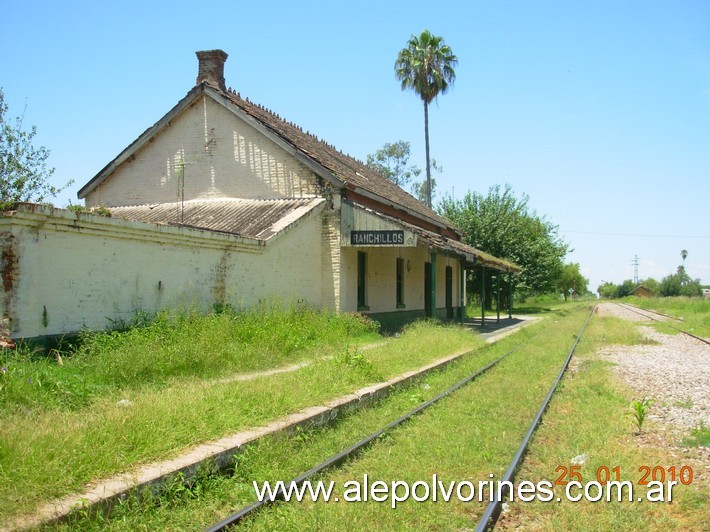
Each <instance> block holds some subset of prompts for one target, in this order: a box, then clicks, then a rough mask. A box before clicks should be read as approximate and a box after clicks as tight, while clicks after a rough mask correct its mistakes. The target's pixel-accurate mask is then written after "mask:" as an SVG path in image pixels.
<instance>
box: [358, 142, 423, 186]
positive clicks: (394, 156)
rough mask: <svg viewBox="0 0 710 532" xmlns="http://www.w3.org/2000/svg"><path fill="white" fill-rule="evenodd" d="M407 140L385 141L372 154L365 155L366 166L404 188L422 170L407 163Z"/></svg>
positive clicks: (408, 148)
mask: <svg viewBox="0 0 710 532" xmlns="http://www.w3.org/2000/svg"><path fill="white" fill-rule="evenodd" d="M409 150H410V147H409V142H407V141H406V140H398V141H396V142H393V143H392V144H390V143H389V142H388V143H386V144H385V145H384V146H382V148H380V149H379V150H377V151H376V152H375V153H374V154H372V153H371V154H369V155H368V156H367V166H369V167H370V168H373V169H374V170H377V171H378V172H379V173H380V174H382V175H383V176H385V177H386V178H387V179H389V180H390V181H392V182H393V183H394V184H395V185H397V186H398V187H401V188H404V187H405V186H406V185H408V184H409V182H410V181H411V180H412V178H414V177H418V176H419V174H421V173H422V171H421V170H420V169H419V168H417V167H416V166H414V165H410V164H409Z"/></svg>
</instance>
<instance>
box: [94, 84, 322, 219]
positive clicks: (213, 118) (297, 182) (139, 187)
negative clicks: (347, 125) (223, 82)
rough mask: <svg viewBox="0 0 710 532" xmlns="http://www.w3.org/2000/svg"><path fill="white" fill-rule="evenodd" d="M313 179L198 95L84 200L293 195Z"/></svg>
mask: <svg viewBox="0 0 710 532" xmlns="http://www.w3.org/2000/svg"><path fill="white" fill-rule="evenodd" d="M316 182H317V181H316V178H315V176H314V174H313V172H312V171H311V170H310V169H308V168H307V167H306V166H304V165H303V164H301V163H300V162H298V161H297V160H296V159H295V158H294V157H292V156H291V155H289V154H288V153H287V152H286V151H285V150H283V149H282V148H281V147H280V146H278V145H277V144H275V143H274V142H273V141H271V140H270V139H268V138H267V137H265V136H264V135H262V134H261V133H259V132H258V131H256V130H255V129H254V128H253V127H251V126H250V125H248V124H247V123H246V122H244V121H243V120H241V119H240V118H238V117H237V116H235V115H234V114H233V113H232V112H230V111H229V110H227V109H225V108H224V107H223V106H221V105H219V104H217V103H215V102H214V101H213V100H212V99H211V98H210V97H206V96H204V95H203V97H202V98H200V99H198V100H196V102H195V103H194V104H193V105H192V106H191V107H189V108H188V109H186V110H185V111H183V113H182V114H180V115H179V116H178V117H176V118H174V119H173V120H172V122H171V123H170V125H169V126H167V127H166V128H165V129H164V130H163V131H162V132H160V133H159V134H157V135H156V136H155V137H154V139H153V141H151V142H149V143H148V144H146V145H145V146H144V147H143V148H142V149H141V150H139V151H138V152H137V153H136V154H135V158H134V159H133V160H129V161H127V162H125V163H124V164H123V165H122V166H121V167H119V168H118V169H117V170H116V171H115V172H114V173H113V175H111V176H110V177H109V178H108V179H107V180H106V181H104V182H103V183H102V184H101V185H99V186H98V187H97V188H96V189H95V190H94V191H92V192H91V193H89V194H88V195H87V197H86V204H87V206H90V207H91V206H96V205H106V206H109V207H114V206H120V205H144V204H150V203H165V202H174V201H179V200H180V199H185V200H190V199H197V198H210V197H235V198H283V197H288V198H299V197H308V196H313V195H316V194H318V193H319V189H318V187H317V186H316ZM183 194H184V198H181V196H182V195H183Z"/></svg>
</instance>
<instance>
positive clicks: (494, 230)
mask: <svg viewBox="0 0 710 532" xmlns="http://www.w3.org/2000/svg"><path fill="white" fill-rule="evenodd" d="M438 211H439V214H441V215H442V216H444V217H445V218H448V219H449V220H450V221H451V222H452V223H453V224H454V225H455V226H457V227H458V228H459V229H461V230H463V232H464V233H465V236H464V241H465V242H466V243H467V244H469V245H471V246H473V247H475V248H478V249H480V250H481V251H485V252H486V253H490V254H492V255H495V256H496V257H499V258H501V259H507V260H510V261H512V262H514V263H516V264H518V265H519V266H521V267H522V268H523V271H522V272H521V273H520V274H519V275H517V276H516V277H515V280H514V283H515V289H516V293H518V294H519V295H527V294H531V293H543V294H544V293H550V292H552V291H554V290H555V289H556V287H557V284H558V280H559V277H560V275H561V273H562V265H563V263H562V260H563V258H564V257H565V255H566V254H567V251H568V246H567V244H566V243H565V242H563V241H562V240H561V239H560V237H559V236H558V234H557V226H555V225H553V224H552V223H551V222H549V221H547V220H546V219H545V218H541V217H539V216H538V215H537V214H536V213H535V212H534V211H533V212H531V211H530V209H529V208H528V196H527V195H525V194H524V195H523V196H522V197H521V198H520V199H518V198H516V197H515V194H514V193H513V190H512V189H511V187H510V185H506V186H505V188H504V189H503V190H501V188H500V186H498V185H495V186H493V187H491V188H490V189H489V191H488V195H487V196H483V195H481V194H479V193H477V192H468V193H467V194H466V196H465V197H464V198H463V199H461V200H455V199H453V198H452V197H451V196H448V197H445V198H444V199H443V201H442V202H441V203H440V205H439V207H438ZM475 275H476V276H477V278H476V279H474V280H473V283H474V284H473V286H472V287H471V288H472V290H474V291H476V290H477V287H478V286H480V283H478V276H479V275H480V272H476V274H475ZM488 275H489V276H490V275H492V273H491V272H488ZM491 285H492V283H489V282H487V283H486V286H487V287H490V286H491ZM503 293H504V294H505V292H503ZM485 297H486V301H487V303H486V304H487V306H488V308H491V306H490V301H491V300H490V293H488V294H486V295H485Z"/></svg>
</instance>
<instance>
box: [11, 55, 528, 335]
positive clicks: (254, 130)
mask: <svg viewBox="0 0 710 532" xmlns="http://www.w3.org/2000/svg"><path fill="white" fill-rule="evenodd" d="M197 56H198V60H199V73H198V77H197V84H196V85H195V87H193V88H192V89H191V90H190V92H188V93H187V95H186V96H185V97H184V98H183V99H182V100H180V101H179V102H178V103H177V105H175V107H173V108H172V109H171V110H170V111H169V112H168V113H167V114H166V115H165V116H163V117H162V118H161V119H160V120H158V121H157V122H156V123H155V124H154V125H153V126H152V127H150V128H149V129H147V130H146V131H145V132H144V133H143V134H142V135H140V137H138V139H136V140H135V141H134V142H133V143H132V144H130V145H129V146H128V147H127V148H126V149H125V150H123V151H122V152H121V153H120V154H119V155H118V156H117V157H116V158H115V159H114V160H112V161H111V162H110V163H108V164H107V165H106V167H105V168H104V169H103V170H101V171H100V172H99V173H98V174H97V175H96V176H95V177H94V178H92V179H91V180H90V181H89V182H88V183H86V185H84V186H83V187H82V188H81V190H80V191H79V198H82V199H84V200H85V201H86V205H87V207H105V208H107V209H108V210H109V211H110V213H111V216H110V217H105V216H100V215H97V214H89V213H77V212H73V211H68V210H64V209H57V208H52V207H47V206H42V205H35V204H20V205H18V206H17V208H16V209H15V210H12V211H6V212H4V213H0V247H1V251H2V261H1V264H0V266H1V268H2V272H1V274H2V281H3V283H2V284H3V294H2V307H1V311H2V329H3V330H2V334H3V335H5V336H8V337H12V338H16V339H17V338H36V337H47V336H55V335H62V334H66V333H72V332H75V331H78V330H81V329H85V328H89V329H92V330H99V329H104V328H107V327H111V326H112V325H114V324H116V323H120V322H121V321H129V320H131V319H132V318H133V317H134V316H135V314H136V312H138V311H144V312H148V313H151V312H154V311H157V310H159V309H163V308H184V309H196V310H201V311H208V310H211V309H213V308H216V307H222V306H232V307H236V308H242V307H249V306H252V305H255V304H258V303H259V302H268V301H278V302H281V303H283V304H291V303H304V304H308V305H312V306H314V307H317V308H323V309H332V310H335V311H340V312H361V313H364V314H368V315H370V316H372V317H373V318H374V319H377V320H378V321H380V322H381V323H382V324H383V325H384V326H385V327H387V328H393V327H396V326H398V325H400V324H403V323H405V322H408V321H411V320H413V319H416V318H422V317H438V318H441V319H463V316H464V301H465V283H464V271H465V270H466V269H470V268H480V267H485V268H493V269H496V270H499V271H503V272H517V271H519V268H518V267H517V266H515V265H513V264H511V263H509V262H506V261H504V260H500V259H497V258H495V257H493V256H491V255H488V254H486V253H484V252H482V251H479V250H477V249H475V248H472V247H470V246H467V245H466V244H464V243H463V242H462V241H461V239H462V236H463V235H462V233H461V232H460V231H459V230H458V229H457V228H456V227H454V226H452V225H451V223H450V222H448V221H447V220H445V219H444V218H442V217H441V216H439V215H437V214H436V213H435V212H434V211H432V210H431V209H429V208H427V207H426V206H425V205H424V204H422V203H421V202H419V201H418V200H416V199H415V198H414V197H413V196H411V195H410V194H408V193H407V192H405V191H404V190H402V189H401V188H399V187H398V186H396V185H395V184H393V183H392V182H390V181H389V180H387V179H386V178H384V177H383V176H381V175H380V174H378V173H377V172H376V171H374V170H373V169H371V168H370V167H368V166H366V165H365V164H363V163H362V162H360V161H357V160H355V159H353V158H352V157H350V156H348V155H344V154H343V153H342V152H340V151H338V150H337V149H335V148H334V147H333V146H331V145H330V144H328V143H326V142H324V141H323V140H320V139H318V138H317V137H316V136H314V135H312V134H309V133H307V132H304V131H303V130H302V129H301V128H300V127H298V126H297V125H296V124H293V123H290V122H288V121H286V120H284V119H283V118H281V117H280V116H278V115H277V114H275V113H273V112H272V111H270V110H268V109H266V108H265V107H263V106H261V105H258V104H256V103H254V102H252V101H250V100H249V99H248V98H246V99H245V98H242V97H241V96H240V94H239V93H236V92H234V91H233V90H231V89H227V87H226V86H225V81H224V75H223V73H224V64H225V61H226V59H227V54H226V53H224V52H223V51H221V50H210V51H203V52H197Z"/></svg>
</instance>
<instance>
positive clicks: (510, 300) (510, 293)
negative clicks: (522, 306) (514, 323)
mask: <svg viewBox="0 0 710 532" xmlns="http://www.w3.org/2000/svg"><path fill="white" fill-rule="evenodd" d="M508 319H509V320H512V319H513V274H512V273H511V272H508Z"/></svg>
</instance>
